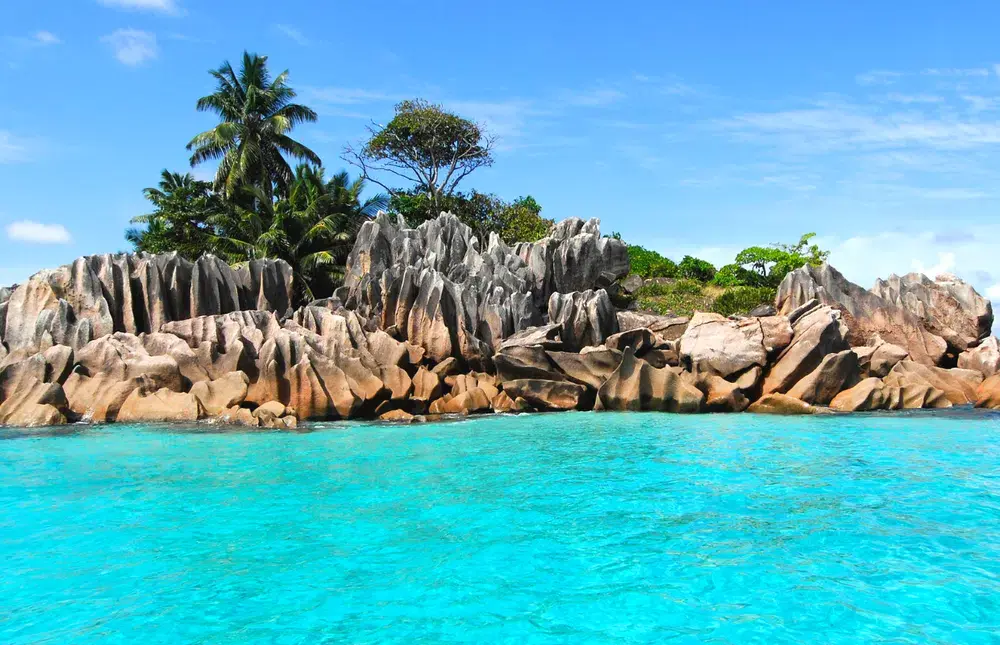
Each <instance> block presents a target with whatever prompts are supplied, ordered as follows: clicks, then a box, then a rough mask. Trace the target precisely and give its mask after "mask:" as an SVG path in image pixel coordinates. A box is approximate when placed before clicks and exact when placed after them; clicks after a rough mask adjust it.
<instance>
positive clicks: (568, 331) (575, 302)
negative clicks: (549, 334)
mask: <svg viewBox="0 0 1000 645" xmlns="http://www.w3.org/2000/svg"><path fill="white" fill-rule="evenodd" d="M549 319H550V320H551V321H552V322H554V323H559V325H560V330H559V337H560V339H561V340H562V341H563V343H565V345H566V347H567V348H569V349H576V350H579V349H580V348H582V347H586V346H588V345H601V344H603V343H604V339H605V338H607V337H608V336H611V335H612V334H615V333H617V332H618V318H617V317H616V316H615V308H614V306H613V305H612V304H611V300H610V299H609V298H608V293H607V292H606V291H605V290H604V289H598V290H597V291H591V290H587V291H574V292H571V293H553V294H552V295H551V296H550V297H549Z"/></svg>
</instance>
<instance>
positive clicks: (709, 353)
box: [679, 313, 767, 377]
mask: <svg viewBox="0 0 1000 645" xmlns="http://www.w3.org/2000/svg"><path fill="white" fill-rule="evenodd" d="M679 349H680V361H681V364H682V365H685V366H686V367H688V369H690V371H692V372H706V373H711V374H718V375H719V376H722V377H727V376H729V375H731V374H736V373H738V372H742V371H743V370H745V369H747V368H749V367H751V366H754V365H757V366H763V365H764V364H765V363H766V362H767V351H766V349H765V347H764V334H763V330H762V328H761V325H760V323H759V322H758V321H757V320H756V319H747V320H741V321H734V320H729V319H727V318H724V317H723V316H720V315H719V314H711V313H696V314H695V315H694V317H693V318H691V322H690V324H688V327H687V330H686V331H685V332H684V335H683V336H681V339H680V345H679Z"/></svg>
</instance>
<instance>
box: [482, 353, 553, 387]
mask: <svg viewBox="0 0 1000 645" xmlns="http://www.w3.org/2000/svg"><path fill="white" fill-rule="evenodd" d="M493 366H494V368H495V369H496V373H497V377H498V378H499V379H500V382H501V383H503V382H506V381H515V380H517V379H543V380H548V381H565V380H566V377H565V376H564V375H563V374H562V373H560V372H559V370H558V369H556V368H555V367H554V366H553V364H552V361H551V360H549V357H548V354H546V352H545V349H544V348H543V347H542V346H541V345H528V346H522V347H512V348H509V349H507V350H505V351H503V352H501V353H500V354H496V355H495V356H494V357H493Z"/></svg>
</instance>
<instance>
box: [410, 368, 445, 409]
mask: <svg viewBox="0 0 1000 645" xmlns="http://www.w3.org/2000/svg"><path fill="white" fill-rule="evenodd" d="M410 396H411V399H413V400H416V401H421V402H424V403H429V402H431V401H433V400H434V399H437V398H440V396H441V377H439V376H438V375H437V374H435V373H434V372H432V371H430V370H428V369H427V368H425V367H421V368H420V369H418V370H417V373H416V374H415V375H414V376H413V392H412V394H411V395H410Z"/></svg>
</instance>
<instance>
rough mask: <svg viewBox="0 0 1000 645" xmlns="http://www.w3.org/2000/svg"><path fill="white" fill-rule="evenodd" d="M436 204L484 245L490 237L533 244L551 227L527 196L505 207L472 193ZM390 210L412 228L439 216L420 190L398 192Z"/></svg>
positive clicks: (496, 200) (446, 197)
mask: <svg viewBox="0 0 1000 645" xmlns="http://www.w3.org/2000/svg"><path fill="white" fill-rule="evenodd" d="M439 204H441V206H442V210H444V211H447V212H449V213H452V214H453V215H455V216H456V217H458V218H459V219H460V220H462V222H463V223H465V224H466V225H468V226H469V227H470V228H471V229H472V230H473V232H474V233H475V234H476V236H477V237H478V238H479V239H480V240H481V242H482V243H484V244H485V243H486V242H487V240H488V239H489V235H490V233H496V234H497V235H499V236H500V238H501V239H502V240H503V241H504V242H507V243H508V244H515V243H517V242H535V241H537V240H539V239H541V238H543V237H545V236H546V235H547V234H548V232H549V230H550V229H551V228H552V225H553V224H554V222H553V221H552V220H549V219H545V218H544V217H542V216H541V210H542V207H541V206H540V205H539V204H538V202H537V201H536V200H535V198H533V197H531V196H530V195H529V196H527V197H518V198H517V199H516V200H514V201H513V202H509V203H508V202H505V201H504V200H502V199H501V198H499V197H497V196H496V195H491V194H485V193H480V192H478V191H475V190H473V191H472V192H470V193H461V192H456V193H453V194H451V195H444V196H442V197H441V200H440V201H439ZM389 209H390V210H392V211H393V212H396V213H399V214H400V215H402V216H403V218H404V219H405V220H406V221H407V223H408V224H410V225H411V226H417V225H419V224H420V223H421V222H424V221H427V220H428V219H431V218H434V217H437V215H438V212H437V211H436V207H434V206H433V205H432V203H431V200H430V198H429V197H427V194H426V192H425V191H422V190H412V191H406V192H397V193H396V194H394V195H393V196H392V197H391V198H390V200H389Z"/></svg>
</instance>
